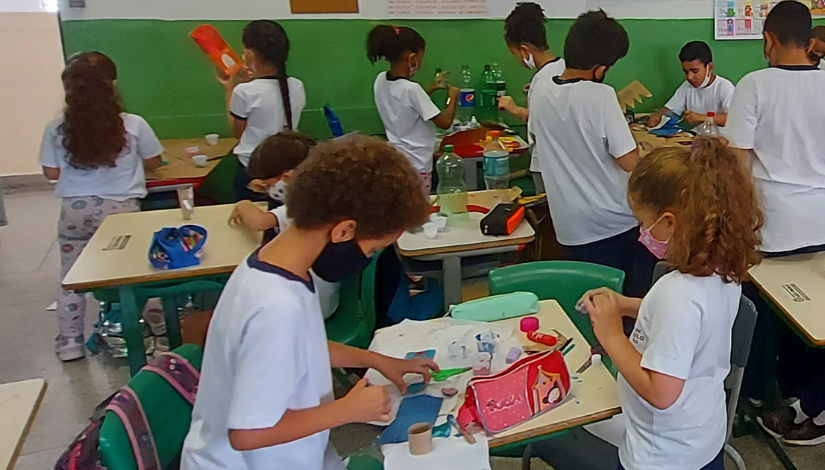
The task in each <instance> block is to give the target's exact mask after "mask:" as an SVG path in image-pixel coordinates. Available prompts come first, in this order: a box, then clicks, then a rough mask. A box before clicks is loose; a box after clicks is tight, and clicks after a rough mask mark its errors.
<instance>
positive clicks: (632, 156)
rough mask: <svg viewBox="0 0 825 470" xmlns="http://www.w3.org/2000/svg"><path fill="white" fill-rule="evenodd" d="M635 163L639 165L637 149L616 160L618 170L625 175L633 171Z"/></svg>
mask: <svg viewBox="0 0 825 470" xmlns="http://www.w3.org/2000/svg"><path fill="white" fill-rule="evenodd" d="M637 163H639V147H636V148H635V149H633V150H631V151H630V152H628V153H626V154H624V155H622V156H621V157H619V158H617V159H616V164H617V165H619V168H621V169H622V170H624V171H625V172H627V173H630V172H631V171H633V169H634V168H636V164H637Z"/></svg>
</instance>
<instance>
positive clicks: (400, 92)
mask: <svg viewBox="0 0 825 470" xmlns="http://www.w3.org/2000/svg"><path fill="white" fill-rule="evenodd" d="M373 92H374V93H375V107H376V108H378V115H379V116H380V117H381V122H382V123H384V132H385V133H386V134H387V140H388V141H389V143H390V144H392V146H393V147H395V148H397V149H398V150H399V151H401V153H403V154H404V155H405V156H406V157H407V160H409V162H410V164H411V165H412V166H413V168H415V171H417V172H418V173H422V174H426V173H431V172H432V171H433V151H434V150H435V125H434V124H433V123H432V122H430V119H432V118H434V117H436V116H438V115H439V114H441V110H440V109H438V106H436V105H435V104H433V101H432V100H431V99H430V96H429V95H427V92H426V91H424V89H423V88H421V85H419V84H418V83H416V82H413V81H412V80H409V79H407V78H402V77H392V78H391V77H390V76H389V72H381V73H379V74H378V76H377V77H375V84H374V85H373Z"/></svg>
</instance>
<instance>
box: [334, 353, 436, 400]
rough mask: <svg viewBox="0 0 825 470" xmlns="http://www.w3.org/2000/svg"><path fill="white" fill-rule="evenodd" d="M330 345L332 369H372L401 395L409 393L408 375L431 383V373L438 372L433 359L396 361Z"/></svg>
mask: <svg viewBox="0 0 825 470" xmlns="http://www.w3.org/2000/svg"><path fill="white" fill-rule="evenodd" d="M328 344H329V362H330V365H331V366H332V367H355V368H371V369H375V370H377V371H378V372H380V373H381V375H383V376H384V377H386V378H388V379H389V380H390V381H392V383H394V384H395V385H396V386H397V387H398V389H399V390H401V394H404V393H407V383H406V382H404V375H406V374H421V375H422V376H424V383H427V382H429V381H430V371H431V370H433V371H436V372H438V371H439V370H440V369H439V368H438V365H437V364H436V363H435V362H434V361H432V360H431V359H410V360H404V359H396V358H393V357H389V356H384V355H383V354H378V353H375V352H372V351H366V350H363V349H358V348H353V347H352V346H346V345H343V344H340V343H335V342H332V341H329V342H328Z"/></svg>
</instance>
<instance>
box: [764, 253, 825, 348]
mask: <svg viewBox="0 0 825 470" xmlns="http://www.w3.org/2000/svg"><path fill="white" fill-rule="evenodd" d="M749 274H750V277H751V280H752V281H753V283H754V284H755V285H756V287H758V288H759V290H760V291H762V292H763V293H764V294H765V295H767V296H768V297H769V298H770V299H771V300H772V301H773V302H774V303H775V304H776V306H777V307H779V308H780V310H782V312H783V313H784V314H785V315H786V316H787V317H788V320H790V321H791V323H793V324H794V325H796V327H797V328H799V331H801V332H802V333H803V334H804V335H805V336H806V337H807V338H808V340H809V341H810V342H811V343H812V344H814V345H816V346H820V347H825V316H823V308H825V253H815V254H810V255H797V256H788V257H784V258H771V259H765V260H763V261H762V263H761V264H759V265H758V266H754V267H753V268H751V270H750V273H749Z"/></svg>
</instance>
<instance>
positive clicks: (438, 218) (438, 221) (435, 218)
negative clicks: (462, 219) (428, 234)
mask: <svg viewBox="0 0 825 470" xmlns="http://www.w3.org/2000/svg"><path fill="white" fill-rule="evenodd" d="M430 222H432V223H434V224H435V225H436V226H437V227H438V231H439V232H443V231H445V230H447V216H446V215H441V214H431V215H430Z"/></svg>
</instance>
